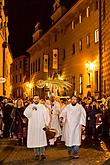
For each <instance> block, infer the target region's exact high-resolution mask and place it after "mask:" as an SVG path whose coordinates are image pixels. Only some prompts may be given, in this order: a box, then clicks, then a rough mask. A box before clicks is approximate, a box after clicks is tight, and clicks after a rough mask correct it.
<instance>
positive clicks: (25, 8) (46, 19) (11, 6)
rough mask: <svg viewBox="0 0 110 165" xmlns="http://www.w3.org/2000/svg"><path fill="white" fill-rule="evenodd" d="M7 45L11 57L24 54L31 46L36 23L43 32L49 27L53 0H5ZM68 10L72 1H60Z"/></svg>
mask: <svg viewBox="0 0 110 165" xmlns="http://www.w3.org/2000/svg"><path fill="white" fill-rule="evenodd" d="M7 1H8V4H7V9H8V19H9V21H8V22H9V23H8V27H9V44H10V47H11V51H12V55H13V57H14V58H15V57H18V56H19V55H22V54H24V53H25V52H26V50H27V49H28V48H29V47H30V46H31V45H32V34H33V33H34V27H35V25H36V23H37V21H40V22H41V26H42V28H43V32H46V31H47V29H48V28H49V27H50V26H51V19H50V17H51V15H52V12H53V6H52V5H53V2H54V0H11V1H10V0H7ZM62 1H63V3H64V4H65V6H67V7H68V8H69V7H70V5H71V4H72V3H73V2H74V0H62Z"/></svg>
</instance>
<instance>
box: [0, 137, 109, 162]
mask: <svg viewBox="0 0 110 165" xmlns="http://www.w3.org/2000/svg"><path fill="white" fill-rule="evenodd" d="M42 164H45V165H110V152H109V149H108V148H107V145H106V143H105V142H104V141H101V142H100V146H98V147H92V146H90V145H86V144H85V143H84V144H82V146H81V147H80V149H79V159H77V160H75V159H69V158H68V155H67V150H66V147H65V146H64V144H63V143H61V142H58V143H57V145H56V146H53V147H50V146H47V148H46V160H42V161H37V160H34V151H33V149H28V148H27V147H26V146H18V145H16V144H15V141H14V140H10V139H0V165H42Z"/></svg>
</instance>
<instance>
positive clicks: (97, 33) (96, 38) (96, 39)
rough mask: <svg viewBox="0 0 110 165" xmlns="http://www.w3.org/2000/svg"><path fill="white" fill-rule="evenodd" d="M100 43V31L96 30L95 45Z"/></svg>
mask: <svg viewBox="0 0 110 165" xmlns="http://www.w3.org/2000/svg"><path fill="white" fill-rule="evenodd" d="M97 42H99V29H96V30H95V43H97Z"/></svg>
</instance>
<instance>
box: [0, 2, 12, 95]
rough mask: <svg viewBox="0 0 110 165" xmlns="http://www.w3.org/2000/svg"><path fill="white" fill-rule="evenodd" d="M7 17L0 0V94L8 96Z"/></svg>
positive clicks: (9, 89) (9, 87) (10, 56)
mask: <svg viewBox="0 0 110 165" xmlns="http://www.w3.org/2000/svg"><path fill="white" fill-rule="evenodd" d="M7 23H8V17H7V10H6V7H5V4H4V0H0V96H3V95H4V96H6V97H10V94H11V85H10V64H11V63H12V60H13V59H12V55H11V52H10V48H9V45H8V26H7Z"/></svg>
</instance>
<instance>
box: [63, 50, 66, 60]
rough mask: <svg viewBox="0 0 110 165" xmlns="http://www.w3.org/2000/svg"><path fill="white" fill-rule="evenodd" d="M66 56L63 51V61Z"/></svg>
mask: <svg viewBox="0 0 110 165" xmlns="http://www.w3.org/2000/svg"><path fill="white" fill-rule="evenodd" d="M65 58H66V54H65V49H63V60H65Z"/></svg>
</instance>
